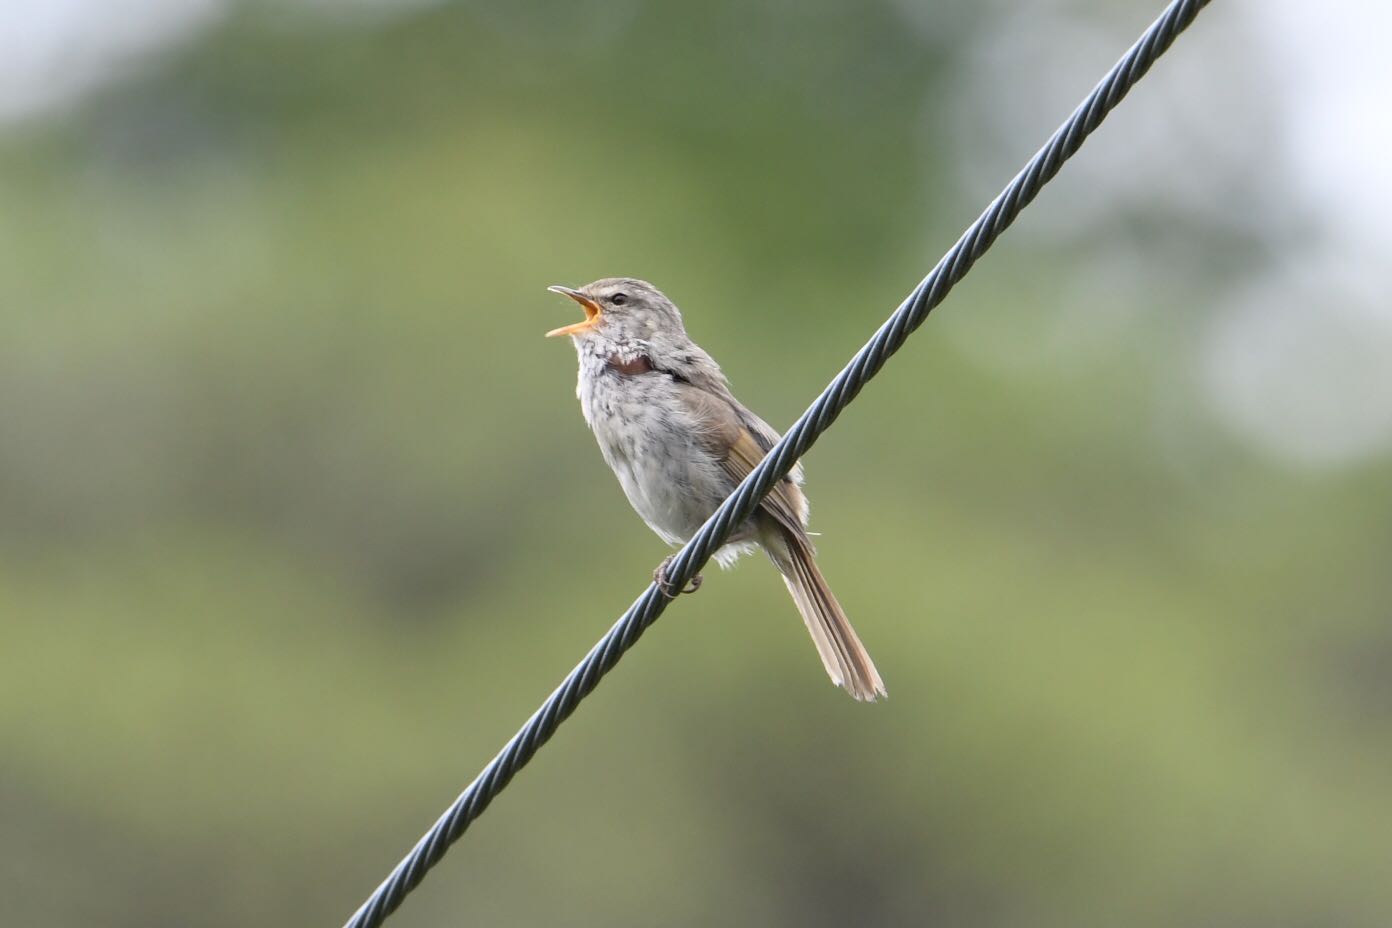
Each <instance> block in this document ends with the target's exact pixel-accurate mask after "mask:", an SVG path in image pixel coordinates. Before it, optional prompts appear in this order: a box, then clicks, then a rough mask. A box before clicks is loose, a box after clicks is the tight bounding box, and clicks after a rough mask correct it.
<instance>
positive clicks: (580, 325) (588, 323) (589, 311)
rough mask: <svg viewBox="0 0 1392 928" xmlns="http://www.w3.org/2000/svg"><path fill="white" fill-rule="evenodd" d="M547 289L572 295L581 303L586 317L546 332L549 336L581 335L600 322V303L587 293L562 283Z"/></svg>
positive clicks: (571, 296)
mask: <svg viewBox="0 0 1392 928" xmlns="http://www.w3.org/2000/svg"><path fill="white" fill-rule="evenodd" d="M546 289H547V290H550V291H551V292H552V293H560V294H564V295H565V296H568V297H570V298H571V299H572V300H574V301H575V302H577V303H579V304H580V308H581V309H583V310H584V311H585V319H584V321H583V322H576V323H573V324H571V325H563V326H561V327H560V328H559V329H552V330H551V331H550V332H547V333H546V337H547V338H550V337H551V336H553V335H579V334H581V333H583V332H587V331H589V330H590V329H592V328H594V327H595V326H596V325H598V324H599V315H600V307H599V304H598V303H596V302H595V301H594V300H592V299H590V298H589V297H587V296H585V294H583V293H581V292H580V291H579V290H572V289H570V288H569V287H562V286H561V285H560V284H557V285H556V286H554V287H547V288H546Z"/></svg>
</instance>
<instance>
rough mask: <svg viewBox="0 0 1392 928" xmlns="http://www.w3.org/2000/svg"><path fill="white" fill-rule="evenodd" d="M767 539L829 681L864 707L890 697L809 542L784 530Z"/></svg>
mask: <svg viewBox="0 0 1392 928" xmlns="http://www.w3.org/2000/svg"><path fill="white" fill-rule="evenodd" d="M767 536H773V537H767ZM767 536H766V537H765V539H764V549H765V550H766V551H768V554H769V558H770V559H771V560H772V561H773V563H774V566H775V567H777V568H778V571H779V573H781V574H783V582H784V583H786V584H787V585H788V592H789V593H792V594H793V602H795V603H797V607H798V612H801V613H802V620H803V622H805V623H806V624H807V631H808V632H810V633H811V635H812V641H813V642H814V643H815V644H816V645H817V653H818V654H820V655H821V656H822V664H823V666H825V667H826V672H827V675H828V676H830V677H831V682H833V683H835V684H836V685H837V686H842V687H845V688H846V692H848V693H850V694H851V695H852V696H854V697H855V698H856V699H859V700H862V701H864V702H873V701H874V700H875V699H877V698H879V697H882V696H886V695H888V694H887V693H886V692H885V685H884V681H882V680H881V679H880V673H879V671H878V670H876V669H875V662H874V661H872V660H871V659H870V655H869V654H868V653H867V652H866V650H865V645H863V644H861V643H860V638H858V637H857V636H856V633H855V629H854V628H852V627H851V621H850V619H848V618H846V613H845V612H844V611H843V610H842V609H841V604H840V603H838V602H837V601H836V597H835V596H834V595H832V592H831V587H829V586H827V582H826V578H825V577H823V576H822V572H821V571H820V570H818V569H817V562H816V561H815V560H814V559H813V552H812V544H811V542H809V541H808V540H807V539H806V538H805V537H802V536H800V535H795V534H793V533H792V532H789V531H788V530H787V529H786V528H784V527H782V526H779V527H777V528H775V529H774V530H773V531H769V532H767Z"/></svg>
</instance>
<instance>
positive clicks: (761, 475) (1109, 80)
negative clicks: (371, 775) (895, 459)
mask: <svg viewBox="0 0 1392 928" xmlns="http://www.w3.org/2000/svg"><path fill="white" fill-rule="evenodd" d="M1208 2H1209V0H1175V2H1173V3H1171V4H1170V5H1169V6H1168V7H1167V8H1166V9H1165V11H1164V12H1163V13H1162V14H1161V15H1160V18H1159V19H1157V20H1156V21H1155V22H1154V23H1152V24H1151V26H1150V28H1149V29H1147V30H1146V31H1145V33H1144V34H1143V35H1142V36H1141V38H1140V39H1139V40H1138V41H1137V42H1136V44H1135V45H1133V46H1131V48H1130V50H1128V51H1127V53H1126V54H1125V55H1123V56H1122V58H1121V60H1120V61H1118V62H1117V63H1116V64H1115V65H1114V66H1113V67H1112V69H1111V70H1110V71H1109V72H1107V76H1106V77H1104V78H1103V79H1102V81H1101V82H1100V83H1099V84H1098V85H1097V86H1096V87H1095V88H1094V89H1093V91H1092V92H1091V93H1090V94H1088V96H1087V98H1086V99H1085V100H1084V101H1083V102H1082V104H1081V105H1080V106H1079V107H1078V108H1077V109H1076V110H1074V111H1073V114H1072V115H1071V116H1070V117H1069V118H1068V120H1067V121H1066V122H1064V124H1063V125H1062V126H1060V127H1059V129H1058V130H1057V131H1055V132H1054V134H1053V135H1052V136H1051V137H1050V139H1049V141H1048V142H1047V143H1046V144H1045V145H1044V147H1043V148H1041V149H1040V150H1039V151H1038V152H1037V153H1036V154H1035V155H1034V157H1033V158H1031V159H1030V161H1029V163H1028V164H1026V165H1025V167H1024V169H1023V170H1022V171H1020V173H1019V174H1017V175H1015V178H1014V179H1013V180H1012V181H1011V182H1010V184H1009V185H1008V186H1007V187H1006V188H1005V190H1004V191H1002V192H1001V193H1000V195H998V196H997V197H996V198H995V200H993V201H992V202H991V205H990V206H988V207H987V208H986V210H985V212H983V213H982V214H981V216H980V217H978V218H977V220H976V221H975V222H974V223H972V224H971V226H970V227H969V228H968V229H967V231H966V232H964V233H963V234H962V237H961V238H959V239H958V240H957V243H956V244H955V245H953V246H952V248H951V249H950V250H949V251H948V252H947V254H946V255H944V256H943V257H942V259H941V260H940V261H938V263H937V265H936V266H935V267H934V268H933V270H932V271H931V272H930V273H929V274H928V276H927V277H925V278H923V280H922V282H920V283H919V285H918V286H917V287H915V288H914V290H913V292H912V293H910V294H909V296H908V297H907V298H906V299H905V300H904V301H903V302H902V303H901V304H900V305H899V308H898V309H896V310H895V311H894V313H893V315H891V316H890V317H889V319H888V320H887V321H886V322H885V323H884V325H882V326H881V327H880V329H879V330H878V331H877V332H876V333H875V335H874V337H873V338H872V339H871V340H870V341H869V342H868V343H867V344H866V345H865V346H864V347H863V348H861V349H860V351H858V352H857V353H856V355H855V357H854V358H852V359H851V362H850V363H849V364H848V365H846V367H845V368H844V369H843V370H842V371H841V373H839V374H838V375H837V376H836V378H835V379H834V380H833V381H832V382H831V383H830V384H829V385H828V386H827V388H826V389H825V390H823V391H822V394H821V395H820V396H819V397H817V400H816V402H814V403H813V404H812V405H811V406H809V407H808V409H807V411H806V412H804V413H803V414H802V415H801V416H800V417H799V418H798V420H797V422H795V423H794V424H793V426H792V427H791V428H790V429H788V432H787V434H785V435H784V436H783V439H782V440H781V441H779V442H778V444H776V445H775V446H774V447H773V449H772V450H771V451H769V453H768V455H767V456H765V458H764V460H763V461H762V462H761V463H760V464H759V466H758V467H756V468H755V469H754V470H753V471H752V472H751V473H750V474H749V476H748V477H746V478H745V479H744V481H743V482H742V483H741V484H740V485H739V487H737V488H736V489H735V491H734V492H733V493H731V494H730V496H729V498H727V499H726V500H725V502H724V503H723V504H722V505H721V506H720V508H719V509H718V510H716V512H715V513H714V514H713V515H712V516H711V517H710V518H709V519H708V520H707V521H706V523H705V525H703V526H702V527H701V530H700V531H699V532H697V533H696V536H695V537H693V538H692V539H691V541H689V542H687V544H686V545H685V546H684V547H683V548H682V549H681V551H679V552H678V553H677V555H676V556H675V557H674V558H673V560H672V561H671V563H670V564H669V565H668V569H667V579H668V582H669V583H671V584H672V585H674V586H675V587H676V588H678V589H680V588H682V587H684V586H686V584H687V583H688V582H689V581H690V580H691V578H692V577H693V576H695V575H696V573H697V572H698V571H700V569H701V568H702V567H703V566H704V565H705V563H706V561H708V560H709V559H710V557H711V555H712V554H713V553H714V552H715V551H716V550H717V549H718V548H719V547H720V546H721V545H722V544H724V543H725V540H726V539H727V538H729V537H730V534H731V532H732V531H733V530H734V528H735V527H737V526H739V525H740V524H742V523H743V522H744V520H745V519H747V518H749V516H750V515H751V514H752V513H753V512H754V510H755V509H756V508H757V507H758V505H759V502H760V500H762V499H763V497H764V495H765V494H766V493H768V491H769V490H770V489H771V488H772V487H773V486H774V485H775V484H776V483H777V482H778V481H779V480H781V479H783V477H784V476H786V475H787V473H788V471H789V470H791V469H792V467H793V465H794V464H795V463H796V462H797V460H798V459H799V458H800V457H802V455H803V454H804V453H805V452H806V451H807V450H808V449H809V448H811V447H812V445H813V443H814V442H816V440H817V438H818V437H819V436H820V435H821V434H822V432H824V431H826V429H827V428H828V427H830V425H831V423H832V422H834V421H836V417H837V416H838V415H840V414H841V411H842V410H843V409H845V408H846V406H848V405H849V404H850V402H851V401H852V400H853V399H855V397H856V395H857V394H858V393H859V392H860V390H861V388H862V387H864V386H865V384H866V383H868V382H869V381H870V379H871V378H873V377H874V376H875V375H876V374H877V373H879V370H880V368H882V367H883V366H884V364H885V362H886V361H887V360H889V357H890V356H891V355H893V354H894V353H895V352H896V351H898V350H899V348H900V347H902V346H903V344H904V342H905V341H906V340H907V339H908V337H909V335H911V334H912V333H913V332H914V330H915V329H917V328H918V327H919V326H920V325H922V324H923V320H924V319H925V318H927V316H928V313H929V312H931V311H932V310H933V308H934V307H936V306H937V305H938V304H939V303H941V302H942V300H943V298H944V297H946V296H947V293H948V291H950V290H951V289H952V287H953V286H954V285H955V284H956V283H957V282H958V281H959V280H961V279H962V277H964V276H965V275H966V273H967V271H969V270H970V269H971V267H972V265H973V264H975V263H976V259H977V258H979V257H981V256H982V255H983V254H985V252H986V250H987V249H988V248H990V247H991V245H992V243H993V242H995V240H996V238H997V237H999V236H1000V234H1001V233H1002V232H1004V231H1005V229H1006V228H1007V227H1008V226H1009V225H1010V224H1011V223H1012V222H1014V221H1015V217H1016V216H1018V215H1019V214H1020V211H1021V210H1023V209H1024V208H1025V207H1026V206H1027V205H1029V203H1030V202H1031V201H1032V200H1033V199H1034V198H1035V196H1036V195H1037V194H1038V193H1039V191H1040V190H1041V189H1042V188H1043V187H1044V185H1045V184H1047V183H1048V182H1049V181H1050V180H1051V179H1052V178H1053V177H1054V175H1055V174H1057V173H1058V171H1059V168H1061V167H1062V166H1063V163H1064V162H1065V161H1067V160H1068V159H1069V158H1070V157H1072V156H1073V154H1074V153H1075V152H1077V151H1078V149H1079V148H1080V147H1081V146H1082V144H1083V140H1084V139H1086V138H1087V136H1088V135H1089V134H1091V133H1092V131H1093V130H1094V129H1096V128H1097V127H1098V126H1099V125H1101V123H1102V120H1103V119H1104V118H1106V116H1107V113H1108V112H1110V111H1111V109H1112V108H1113V107H1115V106H1116V105H1117V104H1118V103H1120V102H1121V99H1122V98H1123V97H1125V96H1126V93H1127V91H1129V90H1130V89H1131V87H1132V85H1134V84H1135V83H1136V82H1137V81H1138V80H1140V79H1141V77H1142V76H1143V75H1144V74H1145V73H1146V71H1148V70H1149V69H1150V66H1151V65H1152V64H1154V62H1155V60H1156V59H1157V58H1159V57H1160V56H1161V55H1162V54H1164V52H1165V50H1166V49H1168V48H1169V47H1170V44H1171V43H1172V42H1173V41H1174V39H1175V37H1176V36H1177V35H1179V33H1180V32H1182V31H1183V30H1184V29H1185V28H1187V27H1188V26H1189V24H1190V23H1192V22H1193V21H1194V17H1195V16H1197V15H1198V13H1199V11H1200V10H1201V9H1203V8H1204V7H1205V6H1207V5H1208ZM670 602H671V600H670V599H669V598H668V597H667V596H665V595H664V594H663V593H662V591H661V590H660V589H659V588H658V586H657V584H656V583H653V584H650V585H649V586H648V588H647V590H645V591H644V592H643V594H642V595H641V596H639V597H638V599H637V600H636V601H634V603H633V605H631V606H629V607H628V611H627V612H625V613H624V614H623V616H622V617H620V619H619V620H618V621H617V622H616V623H614V625H613V626H612V627H611V628H610V629H609V631H608V632H606V633H605V635H604V637H603V638H601V639H600V640H599V642H598V643H597V644H596V645H595V646H594V647H593V648H591V649H590V652H589V654H587V655H585V659H584V660H582V661H581V662H580V663H579V664H578V665H576V667H575V669H574V670H572V671H571V672H570V673H569V674H568V675H567V676H566V678H565V680H563V681H562V682H561V685H560V686H559V687H557V688H556V690H555V691H554V692H553V693H552V694H551V695H550V696H549V697H548V698H547V700H546V702H545V703H543V704H542V706H541V708H540V709H538V710H537V711H536V712H535V713H534V714H533V715H532V717H531V718H530V719H528V720H527V723H526V724H525V725H523V726H522V728H521V729H520V730H519V731H518V732H517V734H515V735H513V736H512V739H511V740H509V741H508V743H507V744H506V745H505V746H504V747H503V749H502V751H500V752H499V753H498V755H497V756H496V757H494V758H493V760H492V761H490V762H489V763H488V766H486V767H485V768H484V769H483V772H481V773H480V774H479V775H478V777H477V778H475V780H474V781H473V782H472V783H470V784H469V786H468V788H466V789H465V790H464V792H463V793H461V794H460V795H459V798H457V799H456V800H455V801H454V803H453V804H451V805H450V807H449V809H448V810H446V812H445V814H444V815H442V816H441V817H440V818H439V820H438V821H436V822H435V824H434V825H433V826H431V828H430V830H429V831H428V832H427V833H426V834H425V836H424V837H423V838H421V840H420V841H419V842H417V844H416V846H415V847H414V848H412V849H411V852H410V853H409V854H407V855H406V857H405V858H404V859H403V860H402V861H401V863H399V864H397V866H396V868H395V869H394V870H392V872H391V875H390V876H388V877H387V879H386V880H384V881H383V882H382V884H381V885H380V886H378V887H377V889H376V890H375V891H374V892H373V893H372V896H371V897H370V898H369V899H368V900H367V902H365V903H363V905H362V907H361V908H359V909H358V911H357V912H356V913H354V915H353V917H352V918H350V919H349V920H348V922H347V924H346V926H345V928H377V926H379V925H381V924H382V923H383V922H384V921H385V920H386V918H387V916H388V915H390V914H391V913H392V912H394V911H395V910H396V908H397V907H398V906H400V905H401V902H402V900H404V899H405V898H406V895H407V894H408V893H410V892H411V890H413V889H414V888H415V887H416V886H417V885H418V884H419V883H420V881H421V880H422V879H423V878H424V876H425V874H426V872H427V871H429V870H430V868H431V867H433V866H435V864H437V863H438V862H439V861H440V858H442V857H444V855H445V852H446V851H447V850H448V849H449V847H450V845H451V844H453V843H454V842H455V841H456V840H458V839H459V837H460V836H461V835H462V834H463V833H464V831H465V829H467V828H468V827H469V824H470V823H471V822H473V820H474V819H476V818H478V817H479V815H481V814H482V813H483V810H484V809H486V808H488V804H489V803H490V802H492V801H493V798H494V797H495V796H497V795H498V793H500V792H502V790H503V788H504V787H506V786H507V784H508V782H509V781H510V780H511V779H512V778H513V776H514V775H515V774H516V773H517V771H519V770H520V769H522V767H524V766H525V765H526V764H527V762H528V761H530V760H531V759H532V756H533V755H534V754H536V752H537V750H538V749H539V748H540V747H541V746H542V745H543V744H545V743H546V742H547V740H549V739H550V737H551V736H552V734H554V733H555V731H556V729H557V728H558V727H560V724H561V723H562V722H564V721H565V720H566V719H567V718H568V717H569V716H570V714H571V713H572V712H574V711H575V709H576V707H577V706H578V705H579V704H580V701H581V700H582V699H584V698H585V697H586V696H587V695H589V693H590V692H591V691H592V690H593V689H594V688H595V687H596V686H597V685H598V684H599V681H600V679H601V678H602V677H603V676H604V675H605V674H606V673H608V672H609V671H610V670H611V669H613V667H614V665H615V664H616V663H618V661H619V658H620V657H622V656H623V654H624V652H625V651H627V650H628V649H629V648H631V647H633V645H634V643H635V642H637V640H638V638H639V636H641V635H642V634H643V632H644V631H646V630H647V628H648V626H650V625H651V624H652V623H653V622H655V621H656V620H657V617H658V616H660V615H661V614H662V612H663V610H665V609H666V608H667V606H668V604H669V603H670Z"/></svg>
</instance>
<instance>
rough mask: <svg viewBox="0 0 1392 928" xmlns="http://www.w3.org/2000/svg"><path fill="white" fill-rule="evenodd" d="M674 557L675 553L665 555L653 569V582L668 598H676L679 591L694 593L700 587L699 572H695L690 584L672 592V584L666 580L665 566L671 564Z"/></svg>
mask: <svg viewBox="0 0 1392 928" xmlns="http://www.w3.org/2000/svg"><path fill="white" fill-rule="evenodd" d="M675 557H676V555H675V554H669V555H667V556H666V557H665V558H663V559H662V563H661V564H658V565H657V570H654V571H653V583H656V584H657V588H658V589H659V590H661V591H662V595H663V596H666V597H667V598H668V599H676V598H677V596H678V595H680V594H681V593H695V592H696V591H697V590H699V589H700V588H701V579H702V578H701V575H700V574H697V575H696V576H694V577H692V578H691V584H690V585H689V586H688V587H687V588H686V589H684V590H677V592H675V593H673V592H672V584H671V583H669V582H668V581H667V568H668V567H670V566H672V559H673V558H675Z"/></svg>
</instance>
